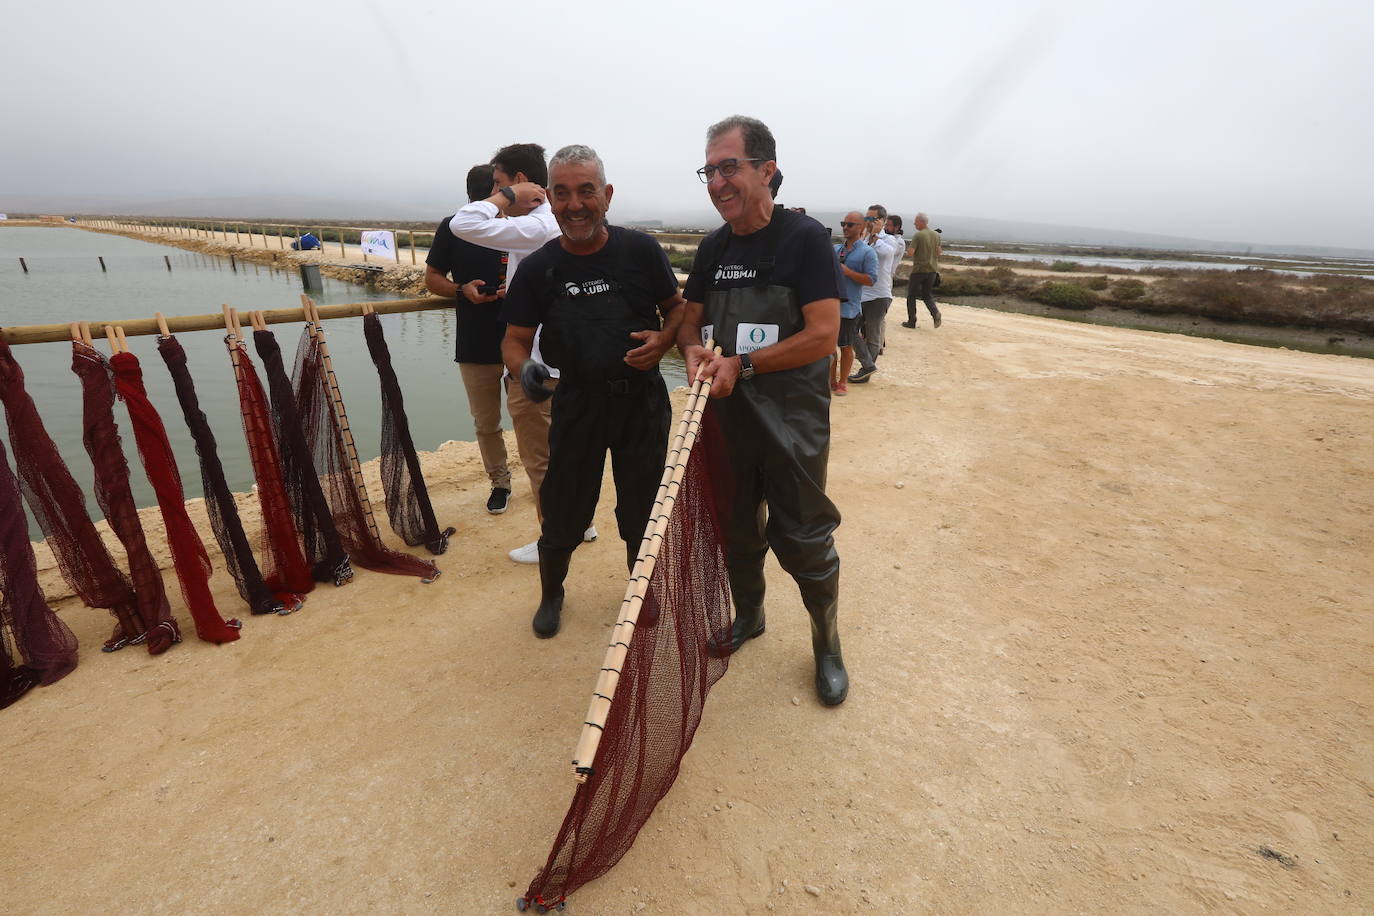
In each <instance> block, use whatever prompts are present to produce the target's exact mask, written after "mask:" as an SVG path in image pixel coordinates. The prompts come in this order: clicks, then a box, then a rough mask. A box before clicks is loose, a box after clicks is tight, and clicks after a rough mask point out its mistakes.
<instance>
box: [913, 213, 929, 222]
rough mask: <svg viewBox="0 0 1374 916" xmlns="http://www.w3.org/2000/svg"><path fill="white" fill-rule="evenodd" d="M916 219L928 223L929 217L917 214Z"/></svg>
mask: <svg viewBox="0 0 1374 916" xmlns="http://www.w3.org/2000/svg"><path fill="white" fill-rule="evenodd" d="M916 218H917V219H921V220H925V221H926V222H930V217H929V216H926V215H925V213H917V214H916Z"/></svg>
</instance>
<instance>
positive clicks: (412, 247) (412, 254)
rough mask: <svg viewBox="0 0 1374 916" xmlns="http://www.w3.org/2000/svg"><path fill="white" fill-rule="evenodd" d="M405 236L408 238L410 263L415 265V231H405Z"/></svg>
mask: <svg viewBox="0 0 1374 916" xmlns="http://www.w3.org/2000/svg"><path fill="white" fill-rule="evenodd" d="M406 235H408V236H410V263H411V264H414V263H415V230H414V229H407V230H406Z"/></svg>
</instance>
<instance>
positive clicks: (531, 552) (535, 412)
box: [448, 143, 596, 565]
mask: <svg viewBox="0 0 1374 916" xmlns="http://www.w3.org/2000/svg"><path fill="white" fill-rule="evenodd" d="M491 167H492V177H493V179H494V181H493V187H492V194H491V196H490V197H488V198H487V199H486V200H476V201H473V202H472V203H470V204H467V205H466V206H464V207H463V208H462V209H460V210H459V211H458V212H457V213H455V214H453V217H452V218H451V219H450V220H449V224H448V227H449V229H450V230H451V231H452V232H453V234H454V235H455V236H457V237H458V238H460V239H464V240H465V241H469V242H472V243H473V244H475V245H481V246H483V247H484V248H494V249H496V250H498V251H504V252H507V254H508V255H509V257H508V259H507V264H506V285H507V287H509V285H510V282H511V280H513V279H514V278H515V272H516V270H517V269H519V267H520V262H521V261H523V260H524V259H525V258H526V257H527V256H528V255H530V254H532V253H534V252H535V251H538V250H539V249H540V248H542V247H543V246H544V244H545V243H546V242H548V241H550V240H552V239H556V238H558V237H559V236H560V235H561V234H562V233H561V230H560V229H559V228H558V221H557V220H556V219H554V216H553V210H552V209H551V208H550V207H549V202H548V195H547V194H546V193H545V191H544V186H545V185H547V184H548V183H549V170H548V166H547V165H546V164H545V162H544V148H543V147H542V146H540V145H539V144H537V143H515V144H512V145H510V146H504V147H502V148H501V149H499V150H497V151H496V155H494V156H492V157H491ZM464 292H465V293H466V292H467V290H464ZM474 292H475V290H474ZM504 296H505V290H504V289H502V290H501V291H500V292H499V293H498V294H496V295H491V296H481V295H480V294H479V295H477V296H476V298H475V299H473V301H475V302H496V301H497V300H498V299H500V298H502V297H504ZM534 346H535V350H534V358H535V359H539V358H540V356H539V342H538V340H536V341H535V345H534ZM551 407H552V402H551V401H550V400H545V401H544V402H543V403H540V404H536V403H534V402H533V401H531V400H530V399H529V398H528V397H526V396H525V393H524V391H523V390H522V389H521V388H520V382H519V380H518V379H511V378H510V377H509V376H508V377H507V378H506V409H507V410H509V411H510V419H511V425H512V426H514V427H515V445H516V448H517V450H518V451H519V452H520V463H521V464H523V465H524V466H525V474H526V475H527V476H528V477H529V480H530V492H531V493H532V494H533V495H534V511H535V516H536V517H537V518H538V520H539V523H540V525H541V526H542V524H543V521H544V512H543V508H542V506H541V504H540V501H539V488H540V487H541V486H543V483H544V474H545V473H546V472H547V471H548V467H549V419H550V410H551ZM595 539H596V527H595V526H593V527H591V528H588V529H587V531H586V534H585V535H584V540H588V541H592V540H595ZM510 558H511V559H512V560H514V561H515V562H517V563H525V564H529V565H534V564H536V563H538V562H539V541H538V540H537V539H536V540H533V541H531V542H530V543H528V544H525V545H523V546H520V547H517V548H515V549H514V550H512V551H511V552H510Z"/></svg>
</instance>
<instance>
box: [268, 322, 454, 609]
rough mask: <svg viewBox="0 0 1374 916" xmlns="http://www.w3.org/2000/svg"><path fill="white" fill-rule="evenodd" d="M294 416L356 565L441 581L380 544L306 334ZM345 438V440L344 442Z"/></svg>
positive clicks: (315, 346)
mask: <svg viewBox="0 0 1374 916" xmlns="http://www.w3.org/2000/svg"><path fill="white" fill-rule="evenodd" d="M292 378H293V381H294V383H295V387H296V411H297V414H298V415H299V417H300V421H301V428H302V429H303V430H304V431H305V438H306V441H307V442H308V443H309V447H310V454H312V455H314V457H315V467H316V470H317V471H318V472H319V476H320V483H321V484H322V485H323V486H324V490H325V493H326V495H327V497H328V499H329V506H330V509H331V511H332V513H333V516H334V526H335V527H336V528H337V529H338V531H339V537H340V539H341V540H342V541H343V543H344V548H345V549H346V550H347V551H348V556H349V558H350V559H352V561H353V562H354V563H356V564H358V565H359V566H361V567H363V568H364V569H370V570H373V571H374V572H384V573H394V574H396V575H400V576H419V577H420V578H421V579H423V580H424V581H426V582H433V581H434V580H435V579H437V578H438V577H439V569H438V567H437V566H435V565H434V563H432V562H430V561H428V560H422V559H420V558H419V557H413V556H411V555H410V554H408V553H401V552H400V551H399V550H392V549H391V548H389V547H387V546H386V545H384V544H383V543H382V540H381V536H380V535H379V534H378V533H377V522H376V519H375V518H374V517H373V514H372V503H371V500H369V499H368V496H367V490H366V488H365V487H364V485H363V481H362V473H361V471H359V470H358V469H357V467H356V466H355V465H354V463H353V461H352V460H351V459H352V458H353V457H355V456H354V455H350V453H349V446H350V445H351V443H352V441H353V433H352V431H351V430H350V429H349V427H348V425H347V423H348V419H347V417H346V416H344V415H342V414H343V412H342V410H341V409H340V410H336V409H335V407H334V396H335V391H336V388H335V384H336V382H335V379H334V378H333V373H331V372H330V371H328V370H327V369H326V368H325V365H324V354H323V353H322V352H321V348H320V344H319V342H318V341H317V340H316V339H315V338H314V337H312V336H311V334H310V330H309V328H308V327H307V329H306V330H305V331H304V332H303V333H302V334H301V341H300V345H299V346H298V347H297V349H296V369H295V372H294V373H293V374H292ZM345 436H346V437H347V439H345Z"/></svg>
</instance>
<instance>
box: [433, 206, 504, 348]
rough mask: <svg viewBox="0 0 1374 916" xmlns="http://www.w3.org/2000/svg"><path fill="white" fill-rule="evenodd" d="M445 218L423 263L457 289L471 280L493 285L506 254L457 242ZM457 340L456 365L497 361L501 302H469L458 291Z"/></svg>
mask: <svg viewBox="0 0 1374 916" xmlns="http://www.w3.org/2000/svg"><path fill="white" fill-rule="evenodd" d="M448 221H449V218H448V217H445V218H444V221H443V222H442V223H440V224H439V228H438V229H435V230H434V244H433V245H431V246H430V249H429V256H428V257H426V258H425V263H426V264H428V265H429V266H430V267H433V268H434V269H435V270H437V271H440V272H441V273H445V274H448V275H449V278H450V279H451V280H453V282H454V283H457V284H458V285H459V286H460V287H461V286H462V285H463V284H464V283H468V282H471V281H473V280H483V281H485V282H487V283H491V284H496V283H498V282H499V281H500V279H501V278H502V276H504V274H505V260H506V253H505V252H504V251H496V250H494V249H491V248H483V247H482V246H481V245H474V244H473V243H472V242H469V241H466V240H465V239H460V238H458V237H457V236H455V235H454V234H453V233H452V232H451V231H450V230H449V228H448ZM457 317H458V339H457V341H456V342H455V344H454V348H453V349H454V356H453V358H454V359H455V360H456V361H457V362H460V363H485V364H488V365H490V364H492V363H499V362H501V339H502V338H503V337H505V336H506V323H505V322H504V321H502V320H501V303H500V302H487V303H475V302H469V301H468V299H467V297H466V296H464V295H463V291H462V290H461V289H460V290H458V305H457Z"/></svg>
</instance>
